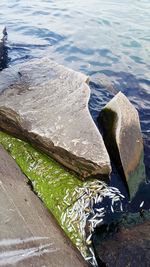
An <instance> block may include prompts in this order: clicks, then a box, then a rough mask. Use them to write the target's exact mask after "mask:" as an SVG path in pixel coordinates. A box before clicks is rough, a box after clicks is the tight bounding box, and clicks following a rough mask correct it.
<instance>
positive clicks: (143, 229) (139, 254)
mask: <svg viewBox="0 0 150 267" xmlns="http://www.w3.org/2000/svg"><path fill="white" fill-rule="evenodd" d="M111 236H112V234H111ZM95 251H96V253H97V256H98V257H99V258H100V260H101V261H102V262H103V263H105V265H104V266H106V267H112V266H115V267H127V266H132V267H137V266H142V267H148V266H150V265H149V259H150V221H149V220H148V221H145V222H144V223H142V224H139V225H136V226H134V227H130V228H126V229H125V228H121V229H120V231H119V232H117V233H114V235H113V237H111V239H109V238H107V239H105V240H101V241H99V242H98V243H97V244H96V246H95Z"/></svg>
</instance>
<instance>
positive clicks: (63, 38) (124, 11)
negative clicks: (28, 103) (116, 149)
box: [0, 0, 150, 201]
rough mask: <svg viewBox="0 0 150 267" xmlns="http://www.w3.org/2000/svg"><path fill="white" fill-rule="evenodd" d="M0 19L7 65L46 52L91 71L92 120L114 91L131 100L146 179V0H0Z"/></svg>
mask: <svg viewBox="0 0 150 267" xmlns="http://www.w3.org/2000/svg"><path fill="white" fill-rule="evenodd" d="M0 24H2V25H6V27H7V31H8V37H9V38H8V53H9V58H10V60H9V65H12V64H16V63H20V62H24V61H27V60H29V59H30V58H36V57H37V58H38V57H41V56H45V55H48V56H49V57H51V58H52V59H54V60H56V61H57V62H58V63H62V64H64V65H66V66H68V67H71V68H73V69H74V70H78V71H82V72H84V73H86V74H88V75H90V77H91V84H90V86H91V99H90V103H89V106H90V111H91V114H92V116H93V118H94V120H95V121H96V118H97V116H98V113H99V111H100V110H101V108H102V106H104V104H105V103H106V102H108V100H109V99H111V98H112V96H113V95H114V94H115V93H117V92H118V91H120V90H121V91H122V92H123V93H124V94H125V95H126V96H127V97H128V98H129V99H130V100H131V102H132V103H133V104H134V105H135V107H136V108H137V109H138V111H139V114H140V120H141V127H142V133H143V138H144V145H145V165H146V172H147V178H148V179H149V177H150V167H149V162H150V105H149V103H150V1H149V0H126V1H122V0H105V1H104V0H93V1H91V0H80V1H79V0H76V1H73V0H68V1H67V0H55V1H51V0H36V1H29V0H1V1H0ZM146 190H148V192H149V189H146ZM144 192H145V191H144ZM144 194H145V193H144ZM148 195H150V194H149V193H148ZM148 201H150V197H149V200H148Z"/></svg>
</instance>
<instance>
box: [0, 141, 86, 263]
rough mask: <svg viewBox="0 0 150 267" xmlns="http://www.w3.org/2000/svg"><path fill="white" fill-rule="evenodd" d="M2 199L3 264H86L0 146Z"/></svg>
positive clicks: (0, 252) (0, 240)
mask: <svg viewBox="0 0 150 267" xmlns="http://www.w3.org/2000/svg"><path fill="white" fill-rule="evenodd" d="M0 203H1V205H0V266H1V267H3V266H5V267H6V266H15V267H42V266H43V267H44V266H46V267H58V266H60V267H70V266H72V267H76V266H79V267H84V266H85V267H86V266H87V264H86V262H85V261H84V260H83V258H82V257H81V255H80V253H79V251H77V249H75V248H74V247H73V245H72V244H71V242H70V241H69V239H67V238H66V236H65V234H64V232H63V231H62V230H61V229H60V228H59V227H58V226H57V223H56V221H55V220H54V218H53V216H52V215H51V214H50V213H49V212H48V210H47V209H46V208H45V207H44V206H43V204H42V202H41V201H40V199H39V198H38V197H37V196H36V195H35V194H34V193H33V192H32V191H31V189H30V186H28V184H27V178H26V177H25V176H24V175H23V174H22V173H21V171H20V169H19V167H18V166H17V165H16V163H15V162H14V160H13V159H12V158H11V157H10V156H9V155H8V154H7V152H5V151H4V149H3V148H2V147H1V146H0Z"/></svg>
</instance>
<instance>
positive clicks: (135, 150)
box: [100, 92, 145, 197]
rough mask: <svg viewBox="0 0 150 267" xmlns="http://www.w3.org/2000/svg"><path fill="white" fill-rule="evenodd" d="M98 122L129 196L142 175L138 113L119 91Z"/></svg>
mask: <svg viewBox="0 0 150 267" xmlns="http://www.w3.org/2000/svg"><path fill="white" fill-rule="evenodd" d="M100 122H101V124H102V126H103V131H104V140H105V144H106V146H107V148H108V151H109V154H110V156H111V158H112V160H113V161H114V162H115V163H116V166H117V168H118V170H119V172H120V174H121V176H124V178H125V179H126V181H127V184H128V188H129V192H130V196H131V197H132V196H133V195H134V194H135V193H136V191H137V188H138V186H139V183H140V182H141V181H142V180H143V179H144V178H145V167H144V163H143V140H142V134H141V127H140V121H139V115H138V112H137V110H136V109H135V107H134V106H133V105H132V104H131V103H130V101H129V100H128V99H127V97H126V96H125V95H124V94H122V93H121V92H119V93H118V94H117V95H116V96H115V97H114V98H113V99H112V100H111V101H110V102H109V103H108V104H107V105H106V106H105V107H104V108H103V110H102V112H101V116H100Z"/></svg>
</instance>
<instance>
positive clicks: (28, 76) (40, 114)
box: [0, 58, 111, 179]
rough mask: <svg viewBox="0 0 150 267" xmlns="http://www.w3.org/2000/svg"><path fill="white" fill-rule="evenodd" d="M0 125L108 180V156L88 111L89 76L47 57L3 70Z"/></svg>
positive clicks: (79, 169) (80, 169)
mask: <svg viewBox="0 0 150 267" xmlns="http://www.w3.org/2000/svg"><path fill="white" fill-rule="evenodd" d="M0 80H1V84H0V92H1V93H0V127H1V129H4V130H6V131H7V132H9V133H11V134H13V135H15V136H17V137H19V138H22V139H25V140H28V141H30V142H31V143H32V144H33V145H36V146H37V147H38V148H39V149H41V150H42V151H44V152H45V153H47V154H48V155H50V156H51V157H53V158H55V159H56V160H57V161H59V162H60V163H62V164H63V165H64V166H66V167H68V168H70V169H71V170H74V171H76V172H77V173H78V174H79V175H81V177H84V178H85V177H90V176H101V177H102V179H105V178H108V175H109V173H110V171H111V166H110V159H109V156H108V153H107V151H106V148H105V145H104V142H103V139H102V136H101V135H100V133H99V131H98V129H97V127H96V126H95V124H94V122H93V120H92V118H91V116H90V113H89V110H88V100H89V96H90V89H89V87H88V84H87V81H88V77H87V76H85V75H83V74H81V73H78V72H75V71H73V70H70V69H67V68H65V67H63V66H60V65H57V64H56V63H54V62H52V61H51V60H49V59H47V58H45V59H40V60H35V61H31V62H29V63H24V64H22V65H18V66H15V67H13V68H9V69H5V70H3V71H2V72H1V73H0Z"/></svg>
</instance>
